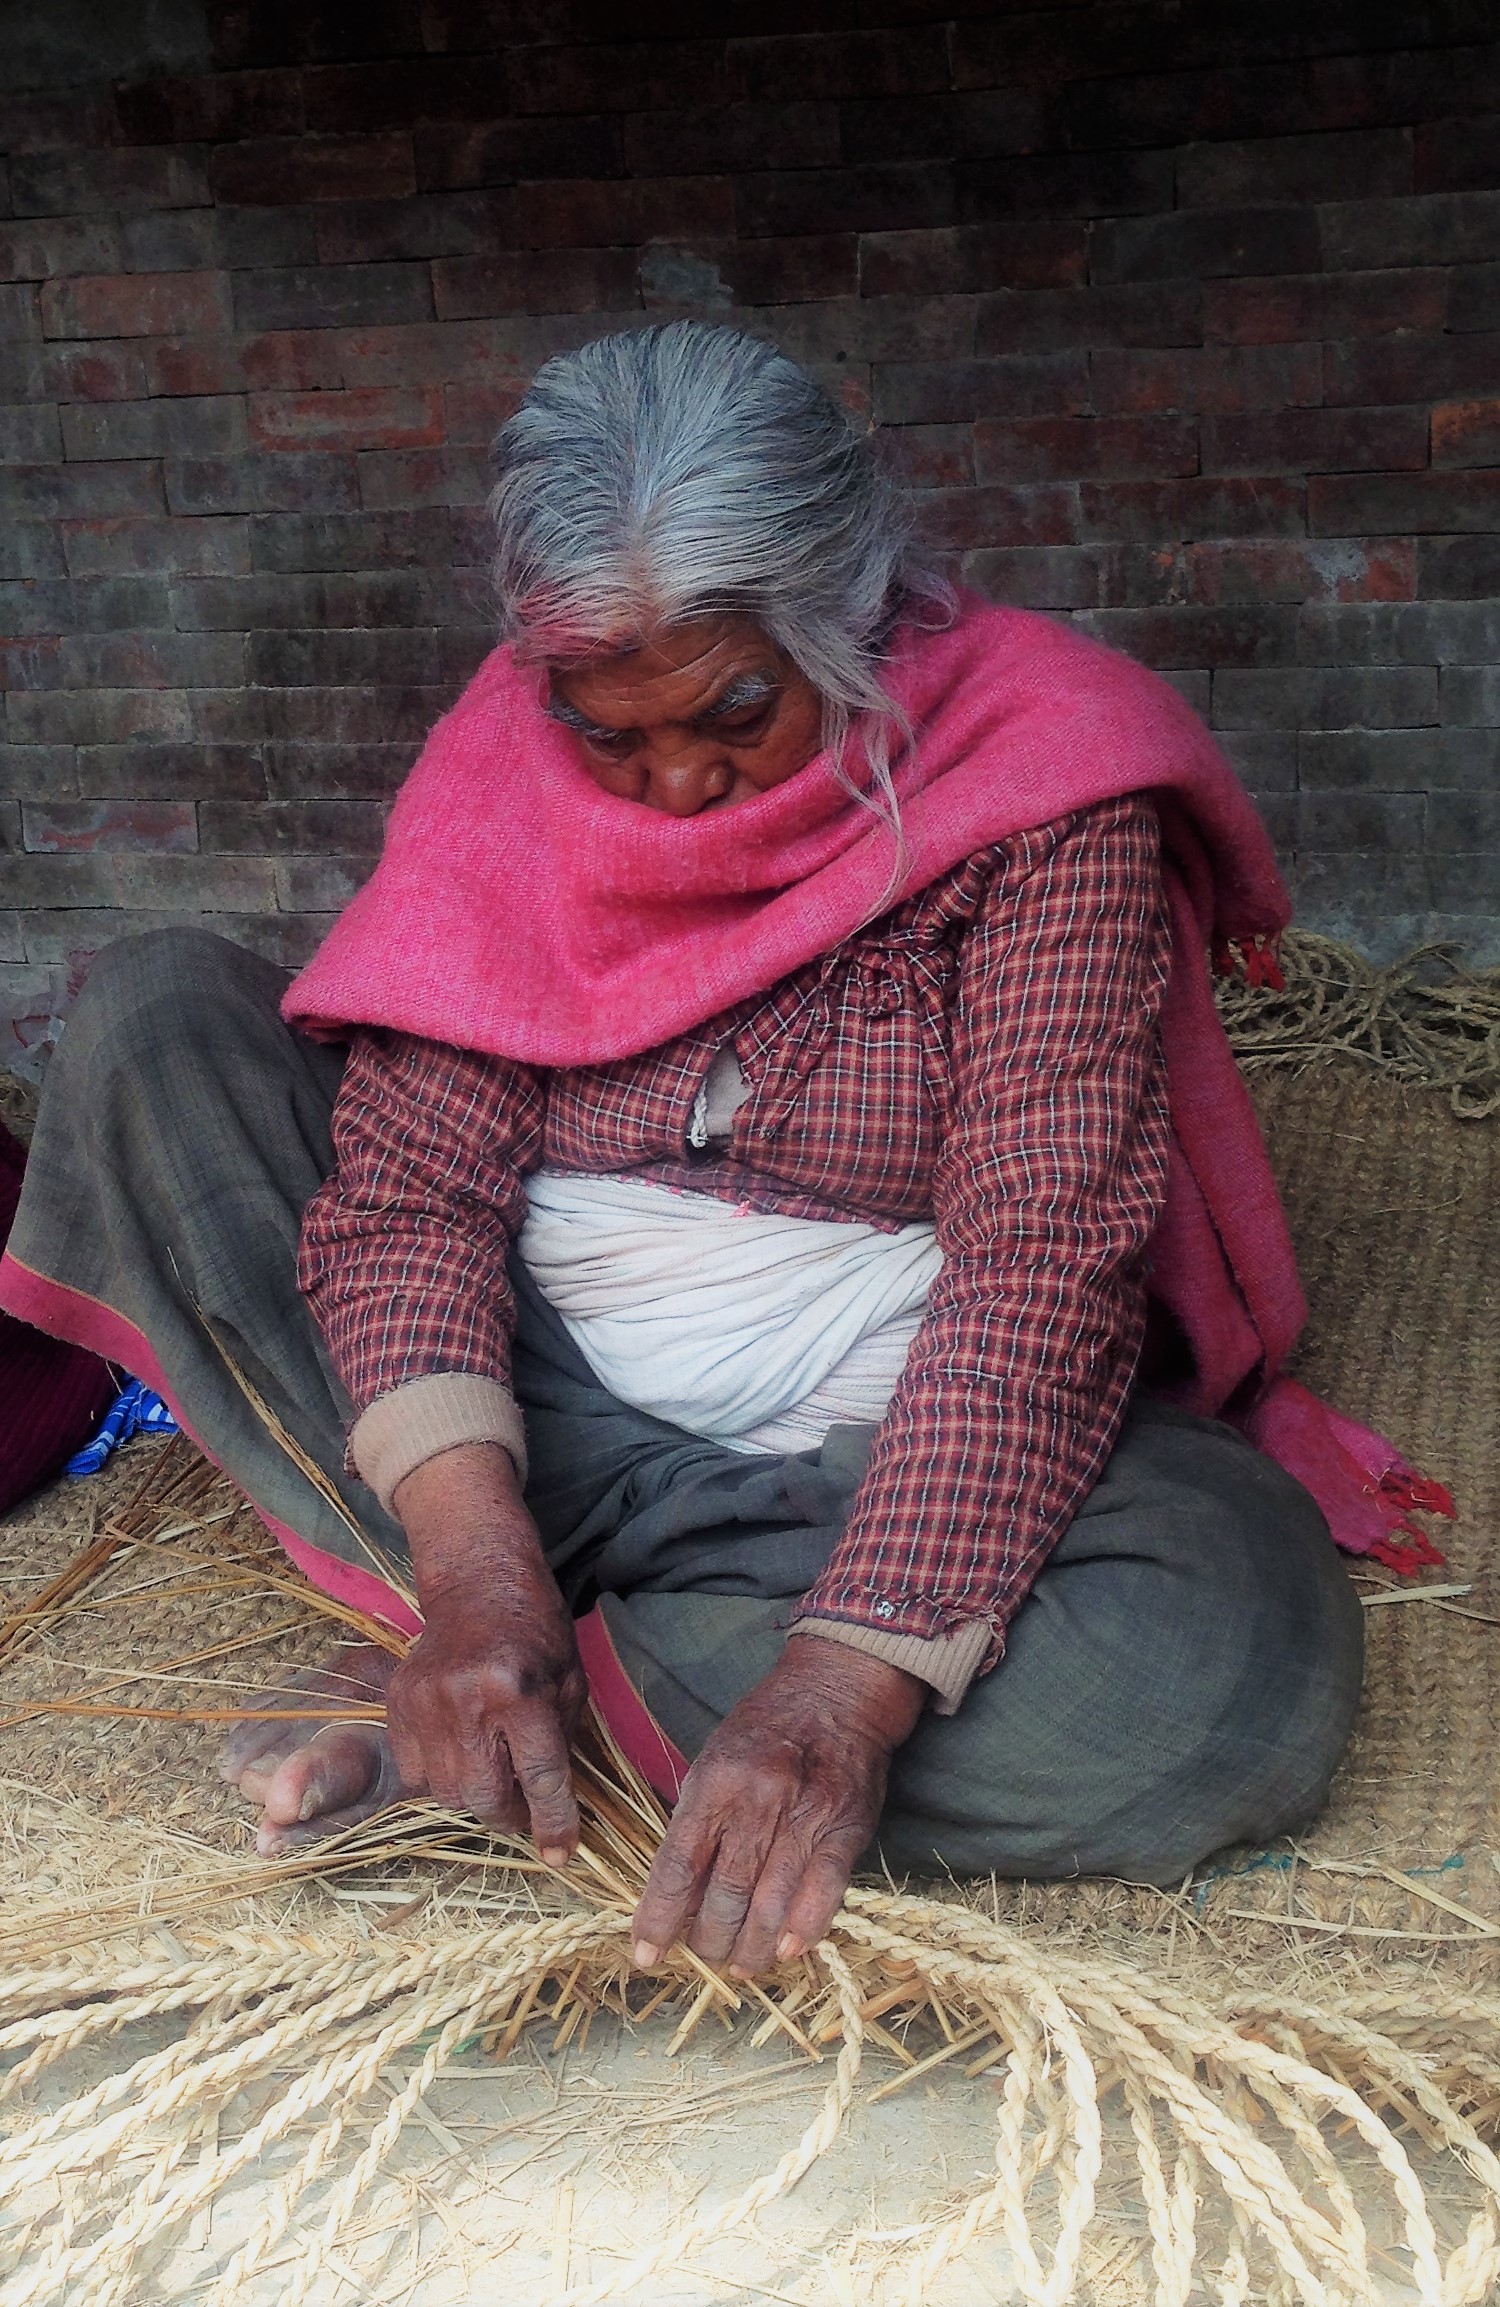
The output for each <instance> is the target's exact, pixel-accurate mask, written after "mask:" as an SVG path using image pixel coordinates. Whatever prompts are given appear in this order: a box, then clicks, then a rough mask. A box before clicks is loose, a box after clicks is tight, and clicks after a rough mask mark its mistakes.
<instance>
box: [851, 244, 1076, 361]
mask: <svg viewBox="0 0 1500 2307" xmlns="http://www.w3.org/2000/svg"><path fill="white" fill-rule="evenodd" d="M1087 274H1088V239H1087V230H1086V227H1085V226H1084V225H1082V224H1078V223H1072V222H1065V223H1059V224H1051V223H1045V222H1041V221H1038V222H1035V223H1030V222H1028V223H1025V224H973V225H945V226H942V227H939V228H938V229H936V230H931V231H919V232H867V233H864V234H863V235H862V236H861V238H860V242H859V283H860V288H861V289H862V291H863V293H864V294H865V295H866V296H892V295H894V296H921V295H933V296H942V295H955V294H968V293H970V292H972V291H974V290H978V289H992V288H995V287H1006V288H1013V289H1042V288H1070V287H1072V286H1073V285H1075V284H1076V283H1080V282H1082V281H1083V280H1084V279H1086V277H1087ZM1066 341H1067V342H1068V343H1070V344H1073V343H1077V342H1079V341H1080V340H1079V339H1078V338H1076V337H1069V338H1068V339H1067V340H1066ZM1049 349H1050V348H1049Z"/></svg>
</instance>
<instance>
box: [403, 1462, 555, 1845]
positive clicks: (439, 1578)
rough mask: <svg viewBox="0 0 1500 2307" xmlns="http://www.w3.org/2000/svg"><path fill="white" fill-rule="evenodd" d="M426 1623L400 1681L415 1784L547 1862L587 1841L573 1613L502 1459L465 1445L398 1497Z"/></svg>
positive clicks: (422, 1472) (406, 1755)
mask: <svg viewBox="0 0 1500 2307" xmlns="http://www.w3.org/2000/svg"><path fill="white" fill-rule="evenodd" d="M395 1505H396V1511H397V1512H398V1514H399V1515H400V1517H401V1520H402V1523H403V1525H404V1526H405V1529H406V1533H407V1537H408V1540H409V1542H410V1545H411V1551H412V1563H413V1566H414V1568H415V1571H416V1578H417V1593H418V1597H419V1599H420V1601H421V1604H422V1612H423V1628H422V1632H421V1634H420V1635H419V1637H418V1639H417V1641H416V1642H415V1644H414V1645H413V1647H412V1649H411V1651H410V1652H409V1654H408V1655H407V1657H406V1658H405V1659H404V1660H403V1661H402V1663H401V1665H400V1666H399V1667H398V1668H397V1669H396V1672H395V1674H394V1675H393V1677H392V1679H391V1685H390V1690H389V1693H388V1698H387V1706H388V1710H389V1730H390V1739H391V1749H392V1752H393V1754H394V1756H395V1760H396V1765H397V1768H398V1769H399V1771H400V1773H401V1778H402V1783H403V1784H404V1785H406V1786H411V1787H419V1786H425V1787H426V1789H427V1790H428V1792H429V1793H431V1794H432V1795H433V1796H435V1797H436V1799H437V1800H438V1801H439V1802H445V1803H448V1804H450V1805H451V1806H452V1807H453V1808H454V1809H455V1810H466V1811H470V1812H472V1813H473V1814H474V1816H476V1817H478V1818H481V1819H483V1820H484V1821H485V1822H486V1823H487V1824H489V1825H492V1826H499V1827H505V1828H507V1829H509V1830H511V1831H512V1832H518V1831H521V1830H522V1829H524V1827H525V1826H526V1825H527V1823H528V1821H529V1824H530V1827H531V1832H532V1836H533V1839H534V1840H535V1842H536V1845H537V1847H538V1849H539V1850H540V1851H541V1854H542V1856H543V1858H544V1859H545V1860H546V1861H547V1863H548V1864H549V1865H551V1866H561V1865H564V1864H565V1863H566V1861H567V1860H568V1859H569V1858H571V1857H572V1855H573V1852H574V1851H575V1849H576V1848H577V1846H578V1806H577V1804H576V1803H575V1801H574V1799H573V1780H572V1770H571V1767H570V1764H569V1760H568V1748H569V1745H570V1742H571V1740H572V1737H573V1733H574V1731H575V1730H576V1729H577V1726H578V1721H579V1717H580V1716H581V1714H582V1712H583V1706H584V1701H585V1699H586V1697H587V1695H588V1685H587V1682H586V1681H585V1678H584V1673H583V1667H582V1665H581V1663H580V1661H579V1657H578V1646H577V1642H576V1640H575V1639H574V1634H573V1621H572V1617H571V1614H570V1613H569V1610H568V1608H567V1605H566V1603H565V1602H564V1601H563V1598H562V1596H561V1594H560V1593H559V1592H558V1589H557V1582H556V1580H555V1579H554V1578H553V1576H552V1573H551V1571H550V1570H549V1569H548V1567H547V1564H546V1561H545V1559H544V1557H543V1554H542V1549H541V1543H540V1540H539V1539H538V1536H537V1532H536V1526H535V1524H534V1523H533V1522H532V1520H531V1517H530V1516H529V1514H527V1512H526V1510H525V1507H524V1506H523V1505H522V1504H521V1500H520V1494H519V1490H518V1488H517V1484H516V1479H515V1473H514V1469H513V1467H512V1465H511V1461H510V1458H509V1457H508V1456H507V1454H506V1453H505V1452H504V1451H503V1450H501V1449H499V1448H497V1447H495V1446H493V1445H491V1444H489V1443H474V1444H466V1445H465V1446H463V1447H462V1448H459V1449H456V1450H448V1451H445V1452H444V1453H443V1454H442V1456H441V1457H438V1458H432V1459H429V1460H428V1461H427V1463H426V1464H425V1465H423V1466H419V1467H417V1469H416V1470H415V1472H414V1473H411V1474H408V1475H407V1477H406V1479H405V1481H404V1482H402V1483H401V1484H400V1485H399V1486H398V1488H397V1492H396V1498H395Z"/></svg>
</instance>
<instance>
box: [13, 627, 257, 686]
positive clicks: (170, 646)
mask: <svg viewBox="0 0 1500 2307" xmlns="http://www.w3.org/2000/svg"><path fill="white" fill-rule="evenodd" d="M50 646H51V649H52V652H53V654H52V659H51V663H50V665H49V667H48V674H47V678H46V679H44V680H38V681H36V682H22V683H20V684H19V685H20V686H22V687H38V688H57V689H233V688H238V687H240V686H241V685H242V683H243V681H244V678H245V643H244V638H243V636H242V635H241V634H239V633H162V632H154V633H153V632H139V633H132V632H128V631H120V632H107V633H71V634H64V635H61V636H59V637H58V638H56V639H55V640H53V641H52V642H51V644H50Z"/></svg>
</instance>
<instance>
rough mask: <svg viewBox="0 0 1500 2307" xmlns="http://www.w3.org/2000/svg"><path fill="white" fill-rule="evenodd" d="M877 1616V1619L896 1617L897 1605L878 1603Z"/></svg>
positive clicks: (876, 1606)
mask: <svg viewBox="0 0 1500 2307" xmlns="http://www.w3.org/2000/svg"><path fill="white" fill-rule="evenodd" d="M875 1615H876V1617H877V1618H894V1617H895V1615H896V1605H895V1603H894V1602H877V1603H876V1605H875Z"/></svg>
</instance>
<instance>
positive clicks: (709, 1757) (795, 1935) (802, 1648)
mask: <svg viewBox="0 0 1500 2307" xmlns="http://www.w3.org/2000/svg"><path fill="white" fill-rule="evenodd" d="M926 1695H927V1687H926V1684H925V1683H922V1682H919V1681H918V1680H917V1678H916V1676H915V1675H911V1674H903V1673H902V1671H901V1669H900V1668H899V1667H896V1666H888V1665H887V1664H886V1663H885V1661H884V1659H881V1658H871V1657H869V1656H868V1655H867V1654H866V1653H865V1652H863V1651H860V1650H852V1649H850V1648H849V1647H848V1646H847V1645H846V1644H844V1643H840V1642H827V1641H824V1640H822V1639H821V1638H819V1637H815V1636H811V1635H808V1636H798V1637H797V1638H796V1639H795V1640H793V1641H789V1642H788V1643H787V1645H786V1648H785V1649H784V1650H783V1652H782V1654H781V1657H780V1658H779V1659H778V1660H777V1662H776V1664H775V1666H773V1667H772V1669H771V1671H770V1673H769V1674H768V1675H767V1676H766V1677H765V1679H764V1681H763V1682H759V1683H757V1685H756V1687H755V1688H754V1689H753V1690H751V1691H749V1692H747V1694H746V1695H745V1697H743V1698H742V1699H741V1700H740V1702H739V1704H738V1706H736V1707H735V1708H733V1710H732V1711H731V1712H730V1713H729V1714H727V1715H726V1716H725V1717H724V1720H723V1721H722V1722H721V1723H720V1724H719V1727H718V1729H717V1730H716V1731H714V1733H713V1734H712V1736H711V1737H710V1738H709V1740H708V1742H707V1744H706V1745H705V1746H704V1748H703V1751H702V1753H701V1754H700V1755H699V1757H698V1759H697V1761H696V1762H695V1763H694V1764H693V1767H692V1769H691V1770H690V1771H689V1772H688V1775H687V1779H686V1781H685V1783H684V1785H683V1789H682V1793H681V1795H680V1796H679V1797H678V1802H677V1808H676V1811H675V1812H674V1813H673V1817H672V1823H671V1825H670V1826H669V1827H668V1829H667V1832H666V1836H665V1839H664V1840H663V1842H662V1846H661V1848H660V1850H659V1851H658V1852H657V1854H656V1859H655V1862H654V1864H653V1866H652V1868H651V1873H650V1876H649V1878H648V1880H647V1883H646V1888H645V1890H644V1891H643V1892H642V1894H641V1901H640V1904H639V1906H638V1907H637V1908H636V1910H635V1924H634V1947H635V1959H636V1961H637V1963H639V1964H641V1965H642V1966H643V1967H645V1968H648V1969H649V1968H650V1967H651V1965H653V1964H654V1963H656V1962H657V1961H658V1960H659V1958H660V1956H661V1954H662V1952H663V1951H664V1950H665V1949H666V1948H667V1947H669V1946H670V1945H671V1944H672V1942H673V1940H674V1939H678V1938H685V1939H686V1941H687V1943H688V1945H689V1946H690V1947H691V1948H692V1950H693V1952H694V1953H695V1954H698V1955H702V1957H703V1958H704V1960H705V1962H712V1963H721V1964H722V1963H725V1962H726V1961H727V1963H728V1967H729V1968H730V1969H731V1970H732V1971H734V1972H735V1973H737V1974H738V1975H739V1976H741V1977H744V1978H749V1977H753V1976H754V1974H755V1973H756V1972H757V1971H763V1970H766V1969H768V1968H769V1967H770V1965H771V1964H772V1963H773V1962H775V1961H778V1960H779V1961H786V1960H787V1959H789V1958H790V1957H791V1956H793V1955H797V1954H801V1953H802V1952H803V1951H804V1950H805V1949H806V1948H807V1947H810V1946H814V1945H816V1943H817V1941H818V1940H819V1939H820V1938H821V1937H822V1936H823V1934H824V1932H825V1931H826V1930H827V1928H828V1926H829V1924H830V1923H831V1922H832V1920H833V1918H834V1916H835V1915H836V1914H837V1912H838V1910H839V1906H840V1903H841V1901H842V1899H843V1896H844V1892H845V1891H846V1889H847V1888H848V1885H849V1877H850V1875H851V1873H852V1872H853V1870H854V1865H855V1862H856V1860H857V1859H858V1857H859V1855H860V1852H861V1851H862V1850H864V1849H865V1848H866V1846H867V1845H868V1843H869V1841H870V1838H871V1836H872V1835H873V1834H874V1832H875V1823H876V1821H877V1819H878V1818H879V1816H880V1808H881V1804H882V1803H883V1801H884V1800H885V1782H886V1772H887V1768H888V1766H889V1763H890V1757H891V1754H892V1752H893V1751H894V1749H895V1748H896V1747H898V1746H899V1745H900V1744H901V1742H902V1740H903V1739H904V1738H907V1737H909V1736H910V1734H911V1731H912V1730H913V1728H914V1727H915V1725H916V1721H917V1717H918V1715H919V1714H920V1713H921V1711H922V1704H923V1700H924V1699H925V1697H926Z"/></svg>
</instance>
